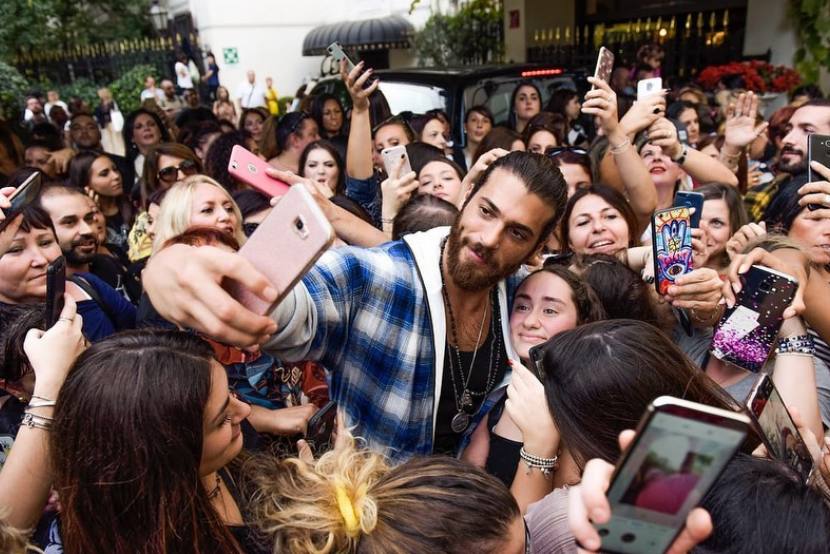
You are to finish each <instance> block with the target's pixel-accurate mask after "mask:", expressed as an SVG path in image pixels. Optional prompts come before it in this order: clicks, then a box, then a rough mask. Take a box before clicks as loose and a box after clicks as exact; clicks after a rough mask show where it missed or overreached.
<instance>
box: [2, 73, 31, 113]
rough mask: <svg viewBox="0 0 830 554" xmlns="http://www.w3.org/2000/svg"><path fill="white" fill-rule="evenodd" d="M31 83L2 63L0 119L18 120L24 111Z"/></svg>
mask: <svg viewBox="0 0 830 554" xmlns="http://www.w3.org/2000/svg"><path fill="white" fill-rule="evenodd" d="M28 90H29V83H27V82H26V79H25V78H24V77H23V75H21V74H20V72H19V71H17V69H15V68H14V67H12V66H10V65H9V64H6V63H3V62H0V117H2V118H5V119H8V120H14V119H18V118H19V116H20V114H21V113H22V111H23V99H24V98H25V97H26V93H27V92H28Z"/></svg>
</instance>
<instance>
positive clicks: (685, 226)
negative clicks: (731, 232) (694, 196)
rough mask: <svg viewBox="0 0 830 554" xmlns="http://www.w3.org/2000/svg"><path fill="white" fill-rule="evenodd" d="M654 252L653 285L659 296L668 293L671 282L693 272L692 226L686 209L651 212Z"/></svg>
mask: <svg viewBox="0 0 830 554" xmlns="http://www.w3.org/2000/svg"><path fill="white" fill-rule="evenodd" d="M651 245H652V248H653V249H654V251H653V253H652V257H653V259H654V286H655V287H656V289H657V292H658V293H659V294H660V295H665V294H667V293H668V290H669V287H670V286H671V285H672V284H673V283H674V281H675V280H676V279H677V278H678V277H680V276H681V275H684V274H686V273H689V272H690V271H692V227H691V216H690V215H689V208H686V207H682V208H669V209H667V210H658V211H656V212H654V216H653V217H652V220H651Z"/></svg>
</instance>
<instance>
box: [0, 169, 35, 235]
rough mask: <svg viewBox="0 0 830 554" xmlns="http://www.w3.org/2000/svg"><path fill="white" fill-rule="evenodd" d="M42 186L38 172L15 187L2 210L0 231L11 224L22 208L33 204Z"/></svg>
mask: <svg viewBox="0 0 830 554" xmlns="http://www.w3.org/2000/svg"><path fill="white" fill-rule="evenodd" d="M41 186H42V182H41V178H40V171H35V172H34V173H32V174H31V175H29V177H28V178H27V179H26V180H25V181H23V184H21V185H20V186H19V187H17V188H16V189H15V190H14V192H13V193H11V195H10V196H9V197H8V203H9V205H8V207H6V208H4V209H3V219H1V220H0V231H2V230H3V229H5V228H6V225H8V224H9V223H11V222H12V220H13V219H14V218H16V217H17V216H18V215H19V214H20V213H21V212H22V211H23V209H24V208H26V207H27V206H29V205H30V204H32V203H34V202H35V200H37V197H38V196H39V195H40V189H41Z"/></svg>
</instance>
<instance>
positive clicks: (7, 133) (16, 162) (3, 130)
mask: <svg viewBox="0 0 830 554" xmlns="http://www.w3.org/2000/svg"><path fill="white" fill-rule="evenodd" d="M24 152H25V149H24V148H23V143H22V142H21V141H20V139H19V138H18V136H17V135H15V134H14V133H13V132H12V130H11V127H10V126H9V124H8V123H6V121H5V120H2V119H0V184H3V183H4V182H5V180H6V179H7V178H8V176H9V175H11V174H12V173H14V170H15V169H17V168H18V167H20V166H21V165H23V154H24ZM4 186H6V185H4Z"/></svg>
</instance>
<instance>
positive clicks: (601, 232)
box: [562, 184, 640, 255]
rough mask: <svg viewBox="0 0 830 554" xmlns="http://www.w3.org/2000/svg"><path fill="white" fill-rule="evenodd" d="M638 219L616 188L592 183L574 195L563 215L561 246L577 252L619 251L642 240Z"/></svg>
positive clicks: (614, 253) (603, 252)
mask: <svg viewBox="0 0 830 554" xmlns="http://www.w3.org/2000/svg"><path fill="white" fill-rule="evenodd" d="M637 229H638V223H637V217H636V216H635V215H634V211H633V210H632V209H631V206H630V205H629V204H628V202H627V201H626V199H625V197H624V196H623V195H622V194H621V193H620V192H618V191H617V190H616V189H612V188H611V187H607V186H605V185H601V184H593V185H591V186H589V187H586V188H583V189H580V190H578V191H576V192H575V193H574V195H573V196H571V198H570V200H568V204H567V205H566V206H565V212H564V215H563V216H562V246H563V248H566V249H568V250H569V251H572V252H574V253H576V254H612V255H616V254H619V253H620V252H622V251H623V250H625V249H626V248H630V247H632V246H638V245H639V243H640V239H639V235H638V233H637Z"/></svg>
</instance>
